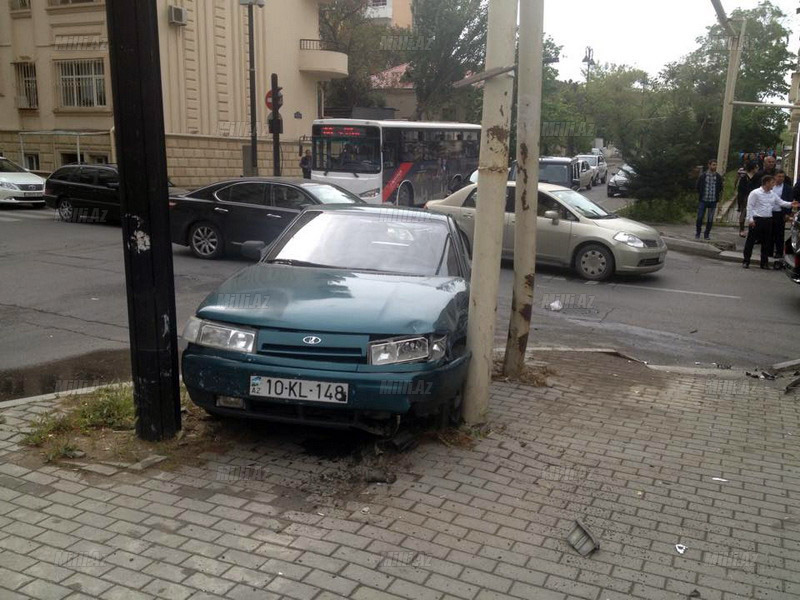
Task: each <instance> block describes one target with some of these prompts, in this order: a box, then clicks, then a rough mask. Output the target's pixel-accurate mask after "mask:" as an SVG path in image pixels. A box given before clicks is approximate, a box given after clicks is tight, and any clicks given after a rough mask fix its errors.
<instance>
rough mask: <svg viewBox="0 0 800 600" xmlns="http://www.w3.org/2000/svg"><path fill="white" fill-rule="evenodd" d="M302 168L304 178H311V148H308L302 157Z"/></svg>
mask: <svg viewBox="0 0 800 600" xmlns="http://www.w3.org/2000/svg"><path fill="white" fill-rule="evenodd" d="M300 169H301V170H302V171H303V179H311V150H306V153H305V154H304V155H303V158H301V159H300Z"/></svg>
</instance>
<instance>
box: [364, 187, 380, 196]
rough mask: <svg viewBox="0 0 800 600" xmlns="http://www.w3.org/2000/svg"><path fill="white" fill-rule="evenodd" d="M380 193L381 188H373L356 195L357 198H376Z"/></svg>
mask: <svg viewBox="0 0 800 600" xmlns="http://www.w3.org/2000/svg"><path fill="white" fill-rule="evenodd" d="M380 195H381V188H375V189H373V190H367V191H366V192H362V193H360V194H359V195H358V197H359V198H377V197H378V196H380Z"/></svg>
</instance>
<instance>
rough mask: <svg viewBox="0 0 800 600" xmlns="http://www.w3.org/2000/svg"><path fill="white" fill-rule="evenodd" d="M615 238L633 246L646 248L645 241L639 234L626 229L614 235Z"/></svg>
mask: <svg viewBox="0 0 800 600" xmlns="http://www.w3.org/2000/svg"><path fill="white" fill-rule="evenodd" d="M614 239H615V240H616V241H618V242H622V243H623V244H626V245H628V246H630V247H631V248H644V242H643V241H642V240H641V239H640V238H638V237H637V236H635V235H633V234H632V233H626V232H624V231H620V232H619V233H618V234H617V235H615V236H614Z"/></svg>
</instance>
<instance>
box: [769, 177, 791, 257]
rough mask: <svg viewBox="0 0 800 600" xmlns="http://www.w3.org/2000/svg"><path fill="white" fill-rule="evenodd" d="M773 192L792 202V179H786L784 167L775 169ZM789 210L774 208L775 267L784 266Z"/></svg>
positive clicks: (773, 245) (773, 241)
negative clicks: (784, 247)
mask: <svg viewBox="0 0 800 600" xmlns="http://www.w3.org/2000/svg"><path fill="white" fill-rule="evenodd" d="M772 191H773V193H774V194H775V195H776V196H778V198H780V199H781V200H783V201H784V202H791V201H792V199H793V195H794V194H793V190H792V182H791V180H788V179H786V173H785V172H784V171H783V169H775V188H774V189H773V190H772ZM787 214H789V210H787V209H785V208H783V209H782V208H778V209H777V210H775V209H774V208H773V209H772V257H773V258H775V262H774V263H773V264H772V266H773V267H774V268H775V269H782V268H783V261H781V260H779V259H781V258H783V244H784V242H785V241H786V215H787Z"/></svg>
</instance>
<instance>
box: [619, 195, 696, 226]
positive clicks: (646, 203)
mask: <svg viewBox="0 0 800 600" xmlns="http://www.w3.org/2000/svg"><path fill="white" fill-rule="evenodd" d="M696 213H697V197H696V195H695V194H693V193H687V194H684V195H682V196H679V197H678V198H672V199H670V200H666V199H660V198H659V199H654V200H634V201H633V202H631V203H630V204H629V205H628V206H626V207H625V208H622V209H620V210H619V211H617V214H618V215H619V216H621V217H627V218H628V219H633V220H634V221H641V222H642V223H689V222H691V221H692V219H693V218H694V216H695V215H696Z"/></svg>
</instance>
